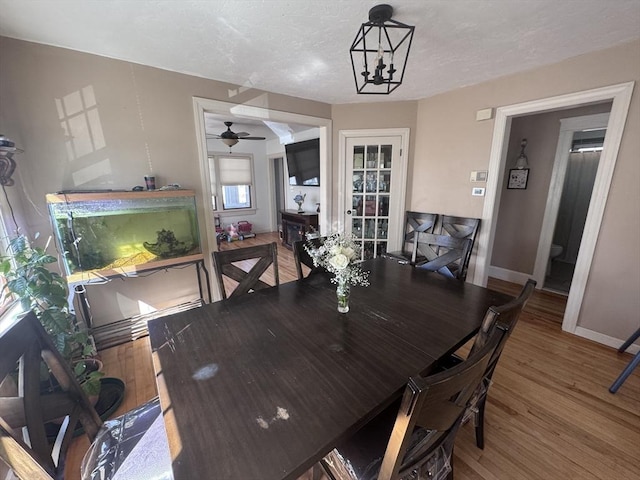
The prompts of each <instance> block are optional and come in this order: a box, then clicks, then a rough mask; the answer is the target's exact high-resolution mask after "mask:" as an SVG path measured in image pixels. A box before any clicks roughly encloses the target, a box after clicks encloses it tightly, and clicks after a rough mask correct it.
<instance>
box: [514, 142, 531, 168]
mask: <svg viewBox="0 0 640 480" xmlns="http://www.w3.org/2000/svg"><path fill="white" fill-rule="evenodd" d="M525 148H527V139H526V138H523V139H522V141H521V142H520V155H518V158H516V168H517V169H518V170H522V169H523V168H529V159H528V158H527V156H526V155H525V153H524V149H525Z"/></svg>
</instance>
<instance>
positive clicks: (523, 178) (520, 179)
mask: <svg viewBox="0 0 640 480" xmlns="http://www.w3.org/2000/svg"><path fill="white" fill-rule="evenodd" d="M528 180H529V169H528V168H512V169H511V170H509V182H508V183H507V188H508V189H510V190H514V189H520V190H524V189H525V188H527V182H528Z"/></svg>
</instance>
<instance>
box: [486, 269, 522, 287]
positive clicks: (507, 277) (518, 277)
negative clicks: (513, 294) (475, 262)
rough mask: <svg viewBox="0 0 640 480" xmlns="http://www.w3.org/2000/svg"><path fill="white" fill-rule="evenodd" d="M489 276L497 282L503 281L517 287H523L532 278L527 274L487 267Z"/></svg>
mask: <svg viewBox="0 0 640 480" xmlns="http://www.w3.org/2000/svg"><path fill="white" fill-rule="evenodd" d="M489 276H490V277H493V278H497V279H498V280H504V281H505V282H511V283H517V284H518V285H524V284H525V283H527V280H529V279H530V278H532V277H533V275H531V274H529V273H522V272H514V271H513V270H507V269H506V268H500V267H495V266H493V265H491V266H490V267H489Z"/></svg>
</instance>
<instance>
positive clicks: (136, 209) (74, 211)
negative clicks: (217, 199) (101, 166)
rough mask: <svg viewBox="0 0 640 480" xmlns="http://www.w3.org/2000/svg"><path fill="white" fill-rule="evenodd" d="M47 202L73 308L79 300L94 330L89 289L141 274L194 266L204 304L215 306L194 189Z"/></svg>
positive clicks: (66, 195)
mask: <svg viewBox="0 0 640 480" xmlns="http://www.w3.org/2000/svg"><path fill="white" fill-rule="evenodd" d="M46 200H47V207H48V210H49V215H50V217H51V220H52V225H53V230H54V234H55V238H56V243H57V246H58V251H59V252H64V262H62V267H63V268H64V273H65V277H66V281H67V284H68V286H69V291H70V294H69V298H68V300H69V306H70V308H71V309H72V310H75V309H74V304H73V301H74V298H78V300H79V302H80V303H79V308H78V310H79V311H80V313H82V316H83V317H84V320H85V322H86V323H87V325H88V326H89V327H91V323H92V322H91V311H90V308H89V304H88V302H87V294H86V291H85V286H86V285H98V284H104V283H108V282H109V280H110V279H112V278H127V277H136V276H142V275H139V274H140V272H144V273H145V276H146V275H149V274H150V273H152V272H154V271H160V270H167V269H170V268H177V267H181V266H189V265H194V266H195V268H196V273H197V279H198V292H199V294H200V301H202V302H205V301H206V299H207V298H208V300H209V302H211V286H210V280H209V272H207V270H206V268H205V265H204V254H203V252H202V247H201V245H200V230H199V227H198V215H197V208H196V198H195V192H194V191H193V190H182V189H175V190H155V191H148V192H145V191H140V192H138V191H131V192H130V191H110V190H109V191H104V190H96V191H84V192H77V191H75V192H62V193H58V194H48V195H47V196H46ZM203 274H204V277H205V280H206V290H207V292H206V296H205V293H204V289H205V287H204V285H203V279H202V275H203ZM167 287H168V288H167V295H171V288H170V286H167Z"/></svg>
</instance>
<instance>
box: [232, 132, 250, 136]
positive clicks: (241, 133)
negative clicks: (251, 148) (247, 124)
mask: <svg viewBox="0 0 640 480" xmlns="http://www.w3.org/2000/svg"><path fill="white" fill-rule="evenodd" d="M235 135H236V137H248V136H249V135H251V134H250V133H248V132H238V133H236V134H235Z"/></svg>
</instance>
